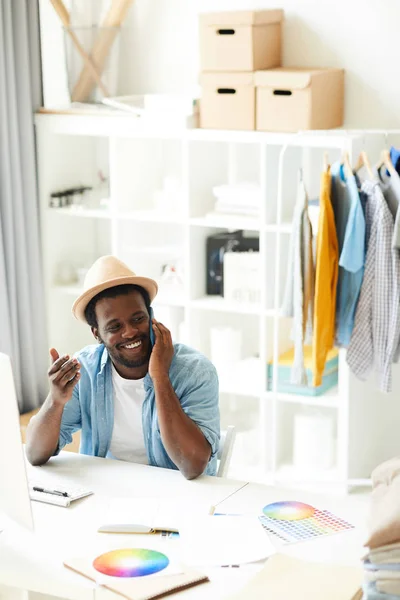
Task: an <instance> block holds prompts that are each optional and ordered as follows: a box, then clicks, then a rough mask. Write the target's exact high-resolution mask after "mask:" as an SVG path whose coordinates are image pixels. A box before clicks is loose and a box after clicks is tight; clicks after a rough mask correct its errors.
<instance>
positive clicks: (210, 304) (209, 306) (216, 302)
mask: <svg viewBox="0 0 400 600" xmlns="http://www.w3.org/2000/svg"><path fill="white" fill-rule="evenodd" d="M190 306H191V308H199V309H201V310H213V311H216V312H228V313H237V314H242V315H260V314H261V307H260V305H259V304H251V303H244V302H243V303H239V302H227V301H226V300H225V298H222V296H204V297H203V298H198V299H197V300H192V301H191V303H190Z"/></svg>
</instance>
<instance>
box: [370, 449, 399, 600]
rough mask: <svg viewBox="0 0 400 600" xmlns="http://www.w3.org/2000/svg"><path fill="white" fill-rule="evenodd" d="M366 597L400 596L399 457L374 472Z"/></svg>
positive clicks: (385, 598)
mask: <svg viewBox="0 0 400 600" xmlns="http://www.w3.org/2000/svg"><path fill="white" fill-rule="evenodd" d="M372 485H373V491H372V496H371V510H370V517H369V538H368V541H367V543H366V545H367V546H368V548H369V552H368V554H367V556H366V557H365V558H364V573H365V575H364V586H363V589H364V600H400V458H393V459H391V460H389V461H387V462H385V463H383V464H382V465H380V466H379V467H377V468H376V469H375V470H374V472H373V473H372Z"/></svg>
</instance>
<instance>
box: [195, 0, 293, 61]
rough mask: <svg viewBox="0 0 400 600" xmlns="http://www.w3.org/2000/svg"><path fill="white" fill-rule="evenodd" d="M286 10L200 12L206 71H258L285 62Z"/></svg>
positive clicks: (202, 55) (201, 52) (201, 44)
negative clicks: (284, 34)
mask: <svg viewBox="0 0 400 600" xmlns="http://www.w3.org/2000/svg"><path fill="white" fill-rule="evenodd" d="M282 19H283V11H282V10H260V11H239V12H223V13H212V14H204V15H200V32H199V35H200V64H201V70H202V71H223V72H224V71H256V70H258V69H271V68H273V67H279V66H280V65H281V41H282V33H281V29H282Z"/></svg>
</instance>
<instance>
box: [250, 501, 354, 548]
mask: <svg viewBox="0 0 400 600" xmlns="http://www.w3.org/2000/svg"><path fill="white" fill-rule="evenodd" d="M263 513H264V514H263V515H262V516H261V517H259V519H260V521H261V524H262V526H263V527H264V529H266V531H267V532H268V533H272V534H273V535H275V536H277V537H278V538H280V539H281V540H283V541H285V542H287V543H294V542H304V541H306V540H309V539H313V538H316V537H321V536H325V535H332V534H333V533H339V532H341V531H345V530H348V529H353V528H354V525H350V523H347V521H344V520H343V519H340V518H339V517H336V516H335V515H333V514H332V513H330V512H329V511H327V510H323V511H321V510H318V509H317V508H314V506H310V504H304V503H303V502H294V501H283V502H274V503H273V504H267V506H264V508H263Z"/></svg>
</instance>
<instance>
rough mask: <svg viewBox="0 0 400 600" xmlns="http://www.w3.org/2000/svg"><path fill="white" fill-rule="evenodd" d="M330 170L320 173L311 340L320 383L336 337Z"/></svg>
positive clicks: (316, 381)
mask: <svg viewBox="0 0 400 600" xmlns="http://www.w3.org/2000/svg"><path fill="white" fill-rule="evenodd" d="M331 181H332V178H331V174H330V171H326V172H324V173H322V177H321V193H320V200H319V204H320V211H319V220H318V234H317V258H316V277H315V298H314V329H313V340H312V348H313V353H312V371H313V385H314V386H318V385H321V383H322V373H323V372H324V368H325V361H326V357H327V354H328V352H329V350H330V349H331V348H332V347H333V344H334V340H335V315H336V287H337V279H338V270H339V251H338V241H337V235H336V226H335V217H334V214H333V208H332V203H331Z"/></svg>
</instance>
